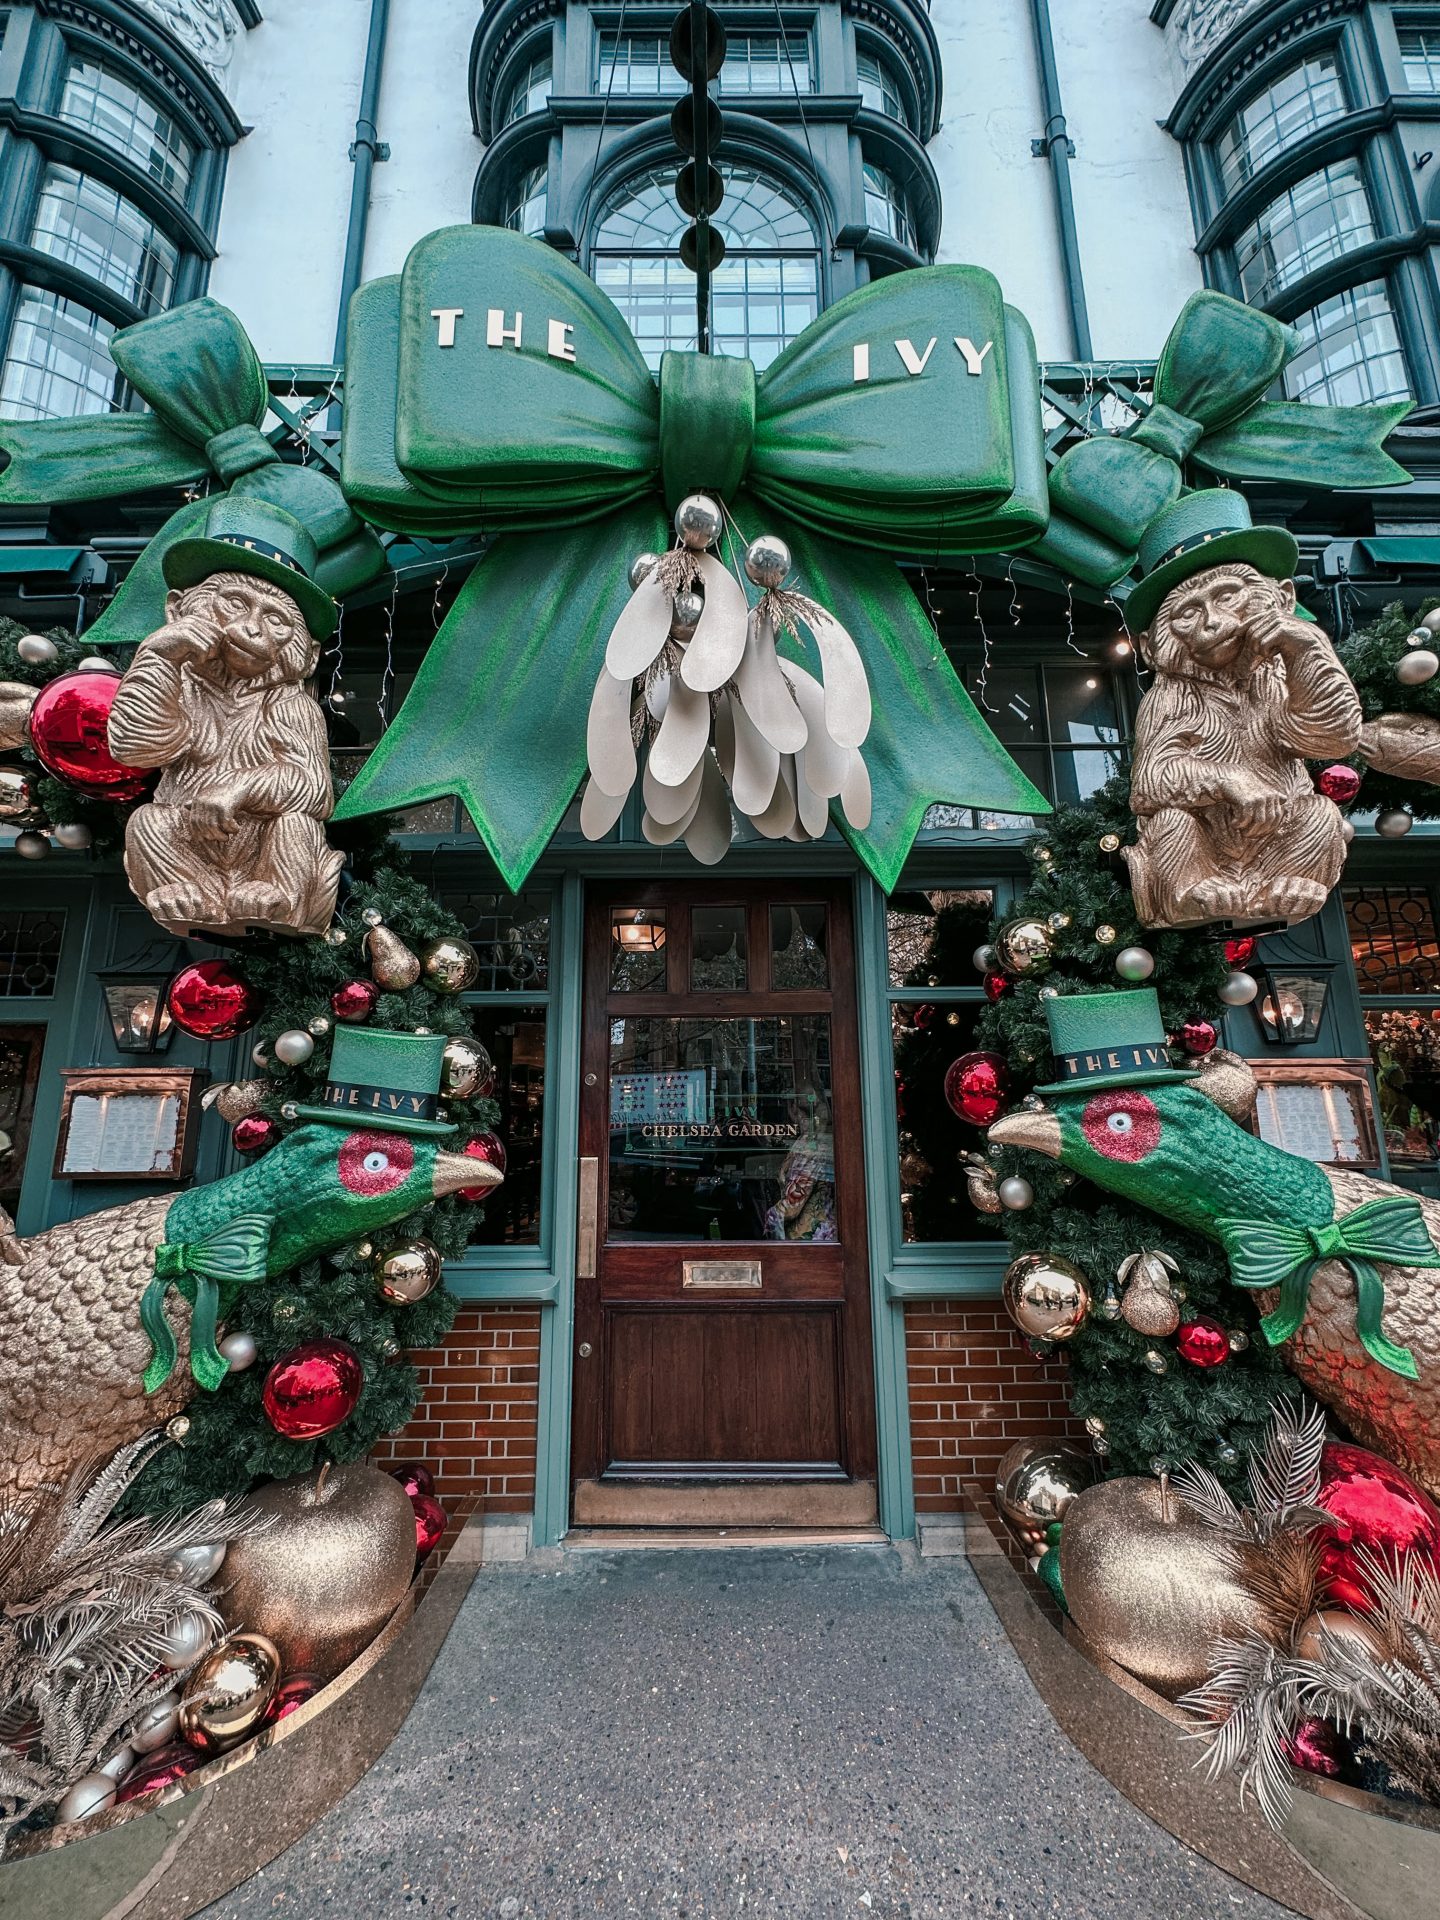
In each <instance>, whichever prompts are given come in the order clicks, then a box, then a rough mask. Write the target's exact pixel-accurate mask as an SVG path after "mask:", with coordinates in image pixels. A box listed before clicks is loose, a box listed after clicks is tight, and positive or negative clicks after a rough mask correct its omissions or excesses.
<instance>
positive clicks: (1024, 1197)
mask: <svg viewBox="0 0 1440 1920" xmlns="http://www.w3.org/2000/svg"><path fill="white" fill-rule="evenodd" d="M996 1192H997V1193H998V1194H999V1195H1000V1204H1001V1206H1002V1207H1009V1209H1010V1211H1011V1212H1012V1213H1020V1212H1023V1210H1024V1209H1025V1208H1026V1207H1028V1206H1030V1205H1031V1204H1032V1203H1033V1201H1034V1199H1035V1189H1034V1188H1033V1187H1032V1186H1031V1184H1030V1182H1029V1181H1028V1180H1025V1179H1023V1178H1022V1177H1021V1176H1020V1175H1019V1174H1018V1173H1012V1174H1010V1175H1009V1176H1008V1178H1006V1179H1004V1180H1002V1181H1001V1182H1000V1185H999V1186H998V1187H997V1188H996Z"/></svg>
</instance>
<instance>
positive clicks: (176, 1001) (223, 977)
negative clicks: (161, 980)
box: [165, 960, 261, 1040]
mask: <svg viewBox="0 0 1440 1920" xmlns="http://www.w3.org/2000/svg"><path fill="white" fill-rule="evenodd" d="M165 1004H166V1006H168V1007H169V1009H170V1018H171V1019H172V1020H173V1021H174V1022H175V1024H176V1026H177V1027H179V1029H180V1031H181V1032H182V1033H188V1034H190V1035H191V1036H192V1037H193V1038H194V1039H196V1040H233V1039H234V1038H235V1036H236V1034H237V1033H243V1032H244V1031H245V1029H246V1028H247V1027H253V1026H254V1024H255V1022H256V1021H257V1020H258V1019H259V1018H260V1006H261V1000H260V995H259V994H258V993H257V992H256V991H255V989H254V987H252V986H251V984H250V982H249V981H248V980H247V979H245V978H244V976H243V975H242V974H238V973H237V972H236V971H235V969H234V968H233V967H232V966H231V965H230V962H229V961H228V960H197V961H196V962H195V963H194V965H193V966H189V967H182V968H181V970H180V972H179V973H177V974H176V976H175V978H174V979H173V980H172V981H171V982H170V991H169V992H168V993H167V994H166V996H165Z"/></svg>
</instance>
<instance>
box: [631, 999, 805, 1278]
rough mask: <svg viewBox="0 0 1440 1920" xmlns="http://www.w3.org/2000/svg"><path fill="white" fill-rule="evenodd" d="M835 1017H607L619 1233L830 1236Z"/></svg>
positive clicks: (646, 1236)
mask: <svg viewBox="0 0 1440 1920" xmlns="http://www.w3.org/2000/svg"><path fill="white" fill-rule="evenodd" d="M830 1087H831V1080H830V1021H829V1018H828V1017H827V1016H826V1015H823V1014H803V1015H797V1016H795V1017H791V1018H787V1017H785V1016H781V1015H773V1014H772V1015H766V1016H762V1017H759V1018H755V1019H747V1020H707V1019H674V1018H656V1019H635V1018H624V1017H622V1018H620V1019H616V1020H612V1021H611V1023H610V1205H609V1237H610V1239H611V1240H612V1241H613V1240H667V1241H673V1240H790V1241H800V1240H811V1241H815V1240H834V1239H835V1238H836V1224H835V1165H834V1146H833V1143H832V1139H831V1132H830Z"/></svg>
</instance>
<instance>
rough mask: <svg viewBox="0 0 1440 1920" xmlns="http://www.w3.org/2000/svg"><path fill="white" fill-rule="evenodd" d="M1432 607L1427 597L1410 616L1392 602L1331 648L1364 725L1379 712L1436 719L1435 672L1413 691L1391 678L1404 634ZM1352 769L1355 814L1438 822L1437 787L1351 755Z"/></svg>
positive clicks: (1439, 698)
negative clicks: (1394, 811) (1404, 812)
mask: <svg viewBox="0 0 1440 1920" xmlns="http://www.w3.org/2000/svg"><path fill="white" fill-rule="evenodd" d="M1437 606H1440V600H1437V599H1436V598H1435V597H1434V596H1433V595H1432V596H1431V597H1430V598H1429V599H1427V600H1422V601H1421V602H1420V604H1419V606H1418V607H1416V609H1415V610H1414V612H1413V613H1410V612H1407V610H1406V608H1405V605H1404V603H1403V602H1402V601H1400V600H1392V601H1391V602H1390V604H1389V606H1387V607H1386V608H1385V609H1384V610H1383V612H1381V613H1380V615H1379V616H1378V617H1377V618H1376V619H1374V620H1372V621H1371V622H1370V624H1369V625H1368V626H1366V627H1361V628H1360V629H1359V631H1358V632H1356V633H1352V634H1350V635H1349V636H1348V638H1346V639H1344V640H1341V641H1340V642H1338V644H1337V645H1336V649H1335V651H1336V652H1337V653H1338V654H1339V656H1340V664H1341V665H1342V666H1343V667H1344V669H1345V671H1346V672H1347V673H1348V674H1349V676H1350V678H1351V679H1352V680H1353V681H1354V682H1355V690H1356V692H1357V693H1358V694H1359V695H1360V705H1361V708H1362V710H1363V711H1364V714H1365V718H1366V719H1367V720H1378V719H1379V717H1380V715H1381V714H1382V713H1423V714H1428V715H1429V716H1430V717H1431V718H1432V719H1434V720H1440V673H1437V674H1436V675H1435V677H1434V679H1432V680H1427V681H1425V682H1424V683H1423V685H1421V686H1418V687H1407V686H1402V685H1401V683H1400V681H1399V680H1397V679H1396V677H1395V668H1396V665H1397V663H1398V662H1399V661H1400V660H1401V659H1402V658H1403V656H1404V655H1405V654H1407V653H1408V652H1410V648H1409V647H1408V646H1407V645H1406V637H1407V635H1408V634H1410V633H1411V631H1412V630H1413V629H1414V627H1415V626H1416V624H1417V622H1419V621H1420V620H1421V619H1423V618H1424V616H1425V615H1426V614H1427V613H1429V612H1430V610H1431V609H1432V608H1433V607H1437ZM1431 647H1432V649H1433V650H1434V651H1436V652H1440V634H1435V635H1433V636H1432V639H1431ZM1357 765H1359V766H1360V767H1361V768H1362V770H1363V779H1362V782H1361V787H1360V793H1359V796H1358V797H1357V799H1356V800H1355V802H1354V810H1355V811H1360V812H1365V811H1368V810H1369V809H1370V808H1372V807H1373V808H1375V809H1377V810H1380V811H1383V810H1384V809H1385V808H1389V807H1406V808H1408V809H1409V811H1410V812H1411V813H1412V814H1414V816H1415V818H1416V819H1417V820H1434V819H1440V786H1430V785H1428V784H1423V783H1420V782H1415V781H1410V780H1397V779H1395V778H1394V776H1393V775H1391V774H1385V773H1379V772H1376V771H1374V770H1373V769H1371V768H1368V767H1365V765H1364V760H1363V757H1362V756H1357Z"/></svg>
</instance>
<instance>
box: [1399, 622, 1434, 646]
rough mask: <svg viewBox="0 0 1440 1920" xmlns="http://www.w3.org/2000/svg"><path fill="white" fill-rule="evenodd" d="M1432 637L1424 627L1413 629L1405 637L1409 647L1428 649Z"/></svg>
mask: <svg viewBox="0 0 1440 1920" xmlns="http://www.w3.org/2000/svg"><path fill="white" fill-rule="evenodd" d="M1430 640H1431V635H1430V633H1429V632H1428V630H1427V629H1426V628H1424V627H1412V628H1411V629H1410V631H1409V633H1407V634H1406V636H1405V644H1406V646H1407V647H1428V646H1429V644H1430Z"/></svg>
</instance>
